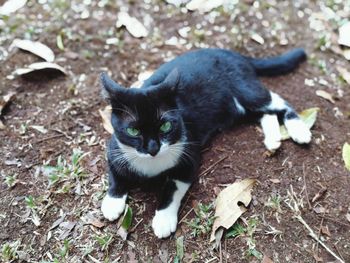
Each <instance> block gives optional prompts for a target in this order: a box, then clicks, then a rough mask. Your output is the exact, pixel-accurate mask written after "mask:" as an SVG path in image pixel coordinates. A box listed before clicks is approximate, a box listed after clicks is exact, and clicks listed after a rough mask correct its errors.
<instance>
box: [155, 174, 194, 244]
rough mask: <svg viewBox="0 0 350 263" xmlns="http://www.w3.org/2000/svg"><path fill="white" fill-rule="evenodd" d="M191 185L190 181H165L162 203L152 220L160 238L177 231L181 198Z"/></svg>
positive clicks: (156, 233)
mask: <svg viewBox="0 0 350 263" xmlns="http://www.w3.org/2000/svg"><path fill="white" fill-rule="evenodd" d="M190 185H191V184H190V183H188V182H183V181H180V180H172V179H171V180H169V181H167V182H166V183H165V186H164V189H163V192H162V196H161V200H160V205H159V207H158V209H157V210H156V214H155V216H154V217H153V220H152V228H153V231H154V234H155V235H156V236H157V237H158V238H165V237H168V236H170V234H171V233H173V232H175V230H176V226H177V220H178V219H177V217H178V215H177V214H178V211H179V208H180V205H181V200H182V198H183V197H184V195H185V194H186V192H187V190H188V188H189V187H190Z"/></svg>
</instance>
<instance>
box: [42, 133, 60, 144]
mask: <svg viewBox="0 0 350 263" xmlns="http://www.w3.org/2000/svg"><path fill="white" fill-rule="evenodd" d="M63 136H65V135H64V134H56V135H53V136H50V137H46V138H43V139H41V140H37V141H36V142H35V143H41V142H45V141H49V140H52V139H56V138H60V137H63Z"/></svg>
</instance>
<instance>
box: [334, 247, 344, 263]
mask: <svg viewBox="0 0 350 263" xmlns="http://www.w3.org/2000/svg"><path fill="white" fill-rule="evenodd" d="M333 246H334V248H335V250H336V251H337V252H338V254H339V256H340V257H341V258H342V260H344V257H343V255H342V254H341V253H340V251H339V249H338V247H337V245H336V244H334V245H333ZM344 261H345V260H344Z"/></svg>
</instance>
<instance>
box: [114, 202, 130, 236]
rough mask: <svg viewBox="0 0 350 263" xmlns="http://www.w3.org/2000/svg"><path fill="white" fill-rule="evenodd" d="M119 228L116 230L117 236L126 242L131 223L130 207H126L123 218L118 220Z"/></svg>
mask: <svg viewBox="0 0 350 263" xmlns="http://www.w3.org/2000/svg"><path fill="white" fill-rule="evenodd" d="M119 222H120V227H119V228H118V230H117V234H118V235H119V236H120V237H121V238H122V239H123V240H126V238H127V236H128V230H129V228H130V226H131V222H132V209H131V207H130V206H128V205H126V207H125V210H124V215H123V217H122V218H121V219H120V220H119Z"/></svg>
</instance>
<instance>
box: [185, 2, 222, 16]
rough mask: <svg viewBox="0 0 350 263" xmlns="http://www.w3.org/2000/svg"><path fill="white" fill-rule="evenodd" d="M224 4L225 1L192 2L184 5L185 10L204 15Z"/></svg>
mask: <svg viewBox="0 0 350 263" xmlns="http://www.w3.org/2000/svg"><path fill="white" fill-rule="evenodd" d="M224 2H225V0H215V1H213V0H192V1H191V2H189V3H188V4H187V5H186V8H187V9H188V10H190V11H195V10H198V11H199V12H202V13H206V12H209V11H211V10H212V9H214V8H217V7H219V6H222V5H223V4H224Z"/></svg>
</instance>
